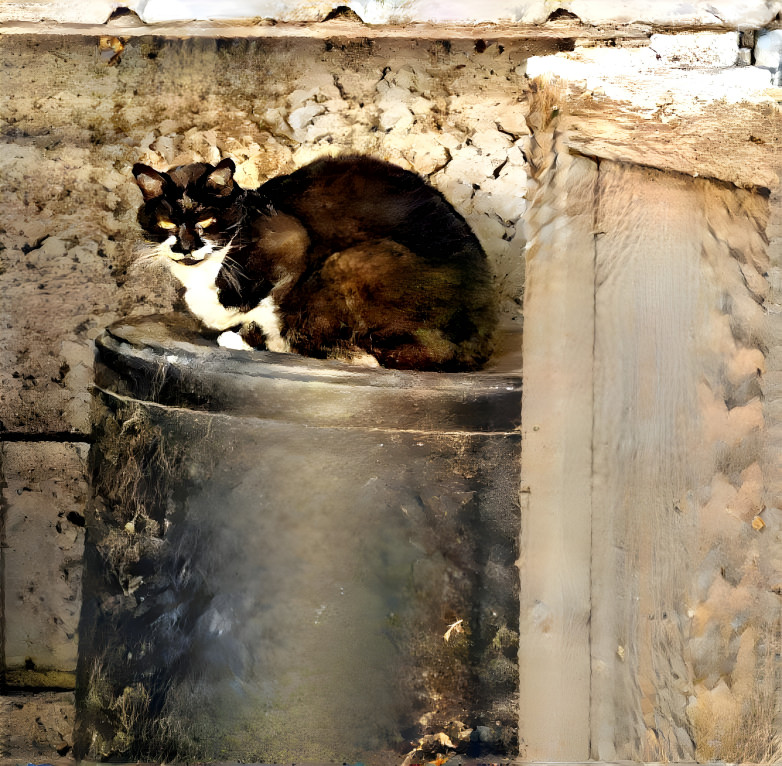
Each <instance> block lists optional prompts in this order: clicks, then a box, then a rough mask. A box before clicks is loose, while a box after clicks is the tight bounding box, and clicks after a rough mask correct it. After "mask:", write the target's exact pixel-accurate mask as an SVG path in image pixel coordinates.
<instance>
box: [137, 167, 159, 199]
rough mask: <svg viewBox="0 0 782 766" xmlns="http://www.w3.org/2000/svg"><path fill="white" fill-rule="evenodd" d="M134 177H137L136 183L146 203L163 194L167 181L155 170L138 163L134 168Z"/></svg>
mask: <svg viewBox="0 0 782 766" xmlns="http://www.w3.org/2000/svg"><path fill="white" fill-rule="evenodd" d="M133 175H134V176H135V177H136V183H137V184H138V186H139V189H141V193H142V194H143V195H144V202H146V201H147V200H150V199H154V198H155V197H159V196H160V195H161V194H163V189H164V188H165V185H166V179H165V178H163V176H162V174H160V173H158V172H157V170H153V169H152V168H151V167H149V165H142V164H141V163H140V162H137V163H136V164H135V165H134V166H133Z"/></svg>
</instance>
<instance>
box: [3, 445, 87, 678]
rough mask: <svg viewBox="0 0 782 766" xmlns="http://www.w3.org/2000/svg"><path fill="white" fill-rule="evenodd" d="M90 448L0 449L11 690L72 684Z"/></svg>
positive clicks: (5, 446) (74, 669) (48, 446)
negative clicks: (2, 477)
mask: <svg viewBox="0 0 782 766" xmlns="http://www.w3.org/2000/svg"><path fill="white" fill-rule="evenodd" d="M87 450H88V446H87V445H86V444H60V443H52V442H37V443H20V442H8V443H5V444H3V445H2V449H1V450H0V456H1V457H2V470H3V474H4V477H5V485H6V486H5V488H4V489H3V501H4V505H5V519H4V522H5V543H6V549H5V551H4V565H5V566H4V569H5V571H4V575H5V583H4V591H3V596H4V610H5V660H6V684H7V685H8V686H26V687H30V686H33V687H35V686H40V687H47V688H52V687H61V688H62V687H64V688H68V687H72V686H73V683H74V678H75V671H76V649H77V641H76V631H77V628H78V623H79V614H80V610H81V572H82V556H83V551H84V506H85V502H86V497H87V483H86V479H85V468H86V459H87Z"/></svg>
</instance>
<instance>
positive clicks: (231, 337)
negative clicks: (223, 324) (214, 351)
mask: <svg viewBox="0 0 782 766" xmlns="http://www.w3.org/2000/svg"><path fill="white" fill-rule="evenodd" d="M217 345H218V346H220V347H221V348H233V349H237V350H248V349H251V348H252V346H250V345H248V344H247V343H245V342H244V338H242V336H241V335H239V333H238V332H234V331H233V330H226V331H225V332H221V333H220V334H219V335H218V336H217Z"/></svg>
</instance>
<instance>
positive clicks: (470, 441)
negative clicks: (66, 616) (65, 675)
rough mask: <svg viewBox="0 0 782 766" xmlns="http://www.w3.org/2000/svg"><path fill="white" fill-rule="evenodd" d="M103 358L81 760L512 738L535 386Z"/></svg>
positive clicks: (191, 348)
mask: <svg viewBox="0 0 782 766" xmlns="http://www.w3.org/2000/svg"><path fill="white" fill-rule="evenodd" d="M97 350H98V361H97V377H96V393H95V397H94V424H95V426H94V444H93V447H92V457H91V463H92V468H91V470H92V480H93V493H92V501H91V504H90V513H89V516H88V521H87V552H86V574H85V582H84V603H83V611H82V620H81V628H80V642H79V668H78V688H77V726H76V729H77V738H76V753H75V754H76V755H77V757H81V758H89V759H94V760H106V759H119V760H131V759H139V760H148V761H163V760H196V759H198V760H206V761H226V760H232V761H256V762H274V761H288V762H294V761H295V762H298V763H302V762H324V761H330V760H336V761H339V762H343V761H356V760H363V761H365V762H367V763H389V762H390V763H393V762H399V763H402V762H403V760H404V759H405V757H406V756H407V755H409V754H410V753H413V754H414V757H413V758H412V759H411V758H408V761H410V760H415V754H418V755H421V756H424V757H426V756H427V755H431V754H432V753H435V752H439V753H444V754H462V755H463V756H464V757H466V758H469V757H478V756H484V755H486V754H489V753H494V754H500V755H501V754H511V755H512V754H513V753H514V752H515V751H516V725H517V710H516V694H517V684H518V662H517V652H518V619H519V608H518V603H519V600H518V571H517V568H516V559H517V556H518V535H519V463H520V449H521V443H520V432H519V428H520V413H521V383H520V378H519V376H518V375H517V374H514V373H512V372H503V371H502V368H501V367H500V366H499V365H497V364H496V365H495V366H494V368H490V369H487V370H486V371H483V372H480V373H465V374H438V373H416V372H400V371H392V370H384V369H368V368H361V367H351V366H348V365H344V364H340V363H336V362H329V361H320V360H312V359H305V358H302V357H299V356H296V355H291V354H274V353H270V352H242V351H228V350H223V349H220V348H218V347H217V346H216V345H215V344H214V343H213V342H212V341H209V340H207V339H204V338H203V337H201V336H200V335H199V333H198V332H197V329H196V328H195V327H194V326H193V325H192V324H191V323H190V322H189V320H187V319H186V318H183V317H173V316H168V317H148V318H143V319H138V320H132V321H131V320H128V321H126V322H123V323H119V324H117V325H115V326H113V327H111V328H109V329H108V330H107V331H106V332H105V333H104V334H103V335H102V336H101V337H100V338H99V340H98V342H97ZM506 366H510V367H513V364H506Z"/></svg>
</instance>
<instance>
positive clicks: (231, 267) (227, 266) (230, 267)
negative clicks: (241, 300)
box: [222, 255, 244, 292]
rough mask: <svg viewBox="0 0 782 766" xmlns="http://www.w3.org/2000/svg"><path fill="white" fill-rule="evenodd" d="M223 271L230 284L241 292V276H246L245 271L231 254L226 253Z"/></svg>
mask: <svg viewBox="0 0 782 766" xmlns="http://www.w3.org/2000/svg"><path fill="white" fill-rule="evenodd" d="M222 273H223V276H224V277H225V281H226V282H227V283H228V286H229V287H232V288H233V289H234V290H236V291H237V292H239V291H240V289H241V284H240V282H239V278H240V277H243V276H244V271H243V269H242V267H241V266H240V265H239V263H238V262H237V261H235V260H234V259H233V258H231V257H230V256H229V255H224V256H223V272H222Z"/></svg>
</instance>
